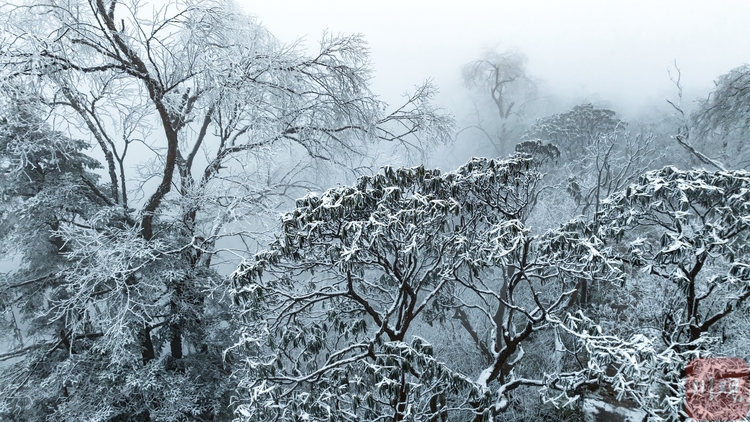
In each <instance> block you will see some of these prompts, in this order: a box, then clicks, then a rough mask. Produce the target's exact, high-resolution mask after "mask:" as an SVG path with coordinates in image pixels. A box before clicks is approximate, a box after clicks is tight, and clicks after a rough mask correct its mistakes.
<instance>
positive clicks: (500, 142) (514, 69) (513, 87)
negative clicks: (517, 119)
mask: <svg viewBox="0 0 750 422" xmlns="http://www.w3.org/2000/svg"><path fill="white" fill-rule="evenodd" d="M527 60H528V59H527V58H526V56H524V55H523V54H521V53H519V52H516V51H507V52H504V53H498V52H497V51H494V50H492V51H488V52H487V53H485V54H484V56H483V57H482V58H481V59H479V60H476V61H473V62H470V63H468V64H467V65H465V66H464V68H463V71H462V75H463V79H464V83H465V85H466V86H467V87H468V88H471V89H476V90H477V91H478V92H479V93H480V95H481V96H482V97H484V96H485V95H487V94H489V96H488V97H489V98H490V99H491V100H492V105H493V107H494V111H493V113H489V114H488V116H491V117H490V122H489V123H487V124H486V123H485V122H484V121H483V118H482V116H483V115H484V113H483V112H482V110H479V109H477V110H476V117H477V119H478V122H477V124H476V125H472V126H468V127H466V128H464V129H463V130H467V129H474V130H479V131H480V132H482V133H483V135H484V136H485V137H486V138H487V139H488V140H489V141H490V143H491V144H492V145H493V147H494V149H495V154H497V155H498V156H504V155H505V154H507V153H508V152H509V145H508V142H510V141H511V139H510V138H511V137H512V134H513V129H514V127H513V123H512V120H513V117H514V116H518V115H520V114H521V113H522V112H523V108H524V106H525V105H526V103H527V102H528V101H529V100H531V98H532V97H533V95H534V94H535V91H536V84H535V82H534V81H533V80H532V79H531V77H530V76H529V75H528V74H527V71H526V62H527ZM493 121H494V122H496V123H497V125H493V124H492V122H493ZM495 126H497V127H495Z"/></svg>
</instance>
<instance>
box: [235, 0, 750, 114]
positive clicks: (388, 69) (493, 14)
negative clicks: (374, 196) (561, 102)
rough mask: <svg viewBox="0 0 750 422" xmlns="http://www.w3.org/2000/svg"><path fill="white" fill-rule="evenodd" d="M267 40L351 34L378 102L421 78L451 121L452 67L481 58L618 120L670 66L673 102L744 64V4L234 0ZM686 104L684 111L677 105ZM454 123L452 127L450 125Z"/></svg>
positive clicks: (456, 84)
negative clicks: (493, 53) (609, 111)
mask: <svg viewBox="0 0 750 422" xmlns="http://www.w3.org/2000/svg"><path fill="white" fill-rule="evenodd" d="M240 4H241V5H242V7H244V9H245V10H246V11H247V12H248V13H250V14H253V15H256V16H257V17H258V18H259V19H260V21H261V22H262V23H263V24H264V25H265V26H266V27H267V28H268V29H269V30H270V31H271V33H273V34H274V35H276V36H277V37H278V38H279V39H281V40H282V41H284V42H293V41H294V40H296V39H298V38H301V37H304V41H303V42H304V44H305V45H308V46H310V47H312V46H314V45H315V44H316V43H317V41H318V40H319V39H320V36H321V34H322V33H323V31H325V30H328V31H329V32H332V33H334V34H338V33H345V34H349V33H362V34H364V36H365V39H366V40H367V41H368V42H369V44H370V47H371V53H372V62H373V68H374V69H375V80H374V84H373V88H374V91H375V92H376V93H378V94H380V95H381V96H382V98H383V99H384V100H386V101H388V102H389V103H394V102H397V100H398V98H399V95H400V94H401V93H403V91H404V90H406V89H410V88H411V87H413V85H414V84H416V83H419V82H421V81H422V80H424V79H425V78H433V79H434V82H435V83H436V84H437V85H438V86H439V87H440V89H441V94H440V97H439V98H438V101H439V102H440V104H442V105H443V106H445V107H446V108H450V109H451V110H452V111H453V113H454V114H456V115H457V116H458V117H461V115H462V114H463V111H462V107H465V102H464V101H465V98H466V97H467V92H466V91H465V90H464V89H463V88H462V86H461V75H460V69H461V67H462V65H463V64H465V63H467V62H469V61H471V60H474V59H477V58H479V57H480V55H481V53H482V51H484V50H486V49H487V48H493V47H496V48H497V49H498V50H499V51H505V50H508V49H517V50H519V51H521V52H523V53H525V54H526V55H527V56H528V58H529V62H528V69H529V72H530V74H531V75H533V76H535V77H537V78H539V79H541V80H543V82H544V85H542V88H543V89H544V90H545V91H547V92H551V93H554V94H557V95H559V96H560V97H561V98H565V101H567V102H570V103H580V102H583V101H590V102H594V103H599V104H602V105H606V106H610V107H613V108H614V109H616V110H617V111H618V112H620V113H622V114H626V115H627V114H631V115H635V114H638V113H644V112H646V113H647V112H648V108H649V107H653V106H654V105H655V104H656V105H658V106H659V107H661V106H662V105H663V104H666V102H665V101H664V99H665V98H668V97H670V98H673V97H674V96H675V95H676V90H675V89H674V85H673V84H672V82H670V80H669V76H668V74H667V69H669V68H670V67H673V61H674V60H677V64H678V66H679V67H680V68H681V70H682V76H683V78H682V82H683V84H684V86H685V99H686V100H689V101H690V100H693V99H694V98H695V97H697V96H703V95H705V94H707V93H708V92H709V91H710V90H711V88H712V86H713V83H712V81H713V80H714V79H715V78H716V77H717V76H719V75H720V74H723V73H726V72H727V71H729V70H730V69H732V68H734V67H737V66H739V65H741V64H743V63H746V62H750V24H748V22H749V20H748V19H749V18H750V1H746V0H744V1H737V0H723V1H721V2H707V1H697V0H681V1H653V0H652V1H643V0H637V1H633V0H630V1H619V2H611V1H606V2H605V1H582V0H575V1H570V0H566V1H540V0H537V1H506V0H500V1H477V0H465V1H461V2H457V1H456V2H442V3H440V2H428V1H395V0H380V1H377V2H375V1H367V2H352V1H344V0H315V1H309V0H273V1H261V2H257V1H249V0H244V1H240ZM686 105H687V104H686ZM459 120H460V119H459Z"/></svg>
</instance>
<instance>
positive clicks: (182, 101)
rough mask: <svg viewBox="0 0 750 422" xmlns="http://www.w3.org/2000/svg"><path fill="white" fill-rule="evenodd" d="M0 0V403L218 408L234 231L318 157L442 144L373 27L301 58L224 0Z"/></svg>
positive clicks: (171, 416) (127, 410)
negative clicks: (371, 43)
mask: <svg viewBox="0 0 750 422" xmlns="http://www.w3.org/2000/svg"><path fill="white" fill-rule="evenodd" d="M1 10H2V16H3V28H4V31H3V33H2V38H1V39H0V72H2V73H1V74H2V78H1V79H0V83H1V84H2V87H1V90H2V92H3V97H2V110H0V112H1V114H2V120H0V124H2V127H0V136H1V137H2V138H1V139H0V145H1V150H0V153H2V156H1V157H0V163H2V171H3V175H2V177H3V181H2V183H3V186H2V189H3V192H2V195H3V197H2V211H3V221H2V225H3V226H2V227H3V231H2V232H1V233H0V240H1V241H2V247H3V251H4V253H5V255H4V257H6V258H10V259H14V260H15V261H16V262H18V263H19V265H18V268H17V269H16V270H14V271H12V272H10V273H8V274H4V275H3V277H2V279H1V280H0V297H2V305H1V306H2V312H3V317H4V321H7V322H8V324H10V330H9V331H7V336H6V337H3V342H5V341H6V340H5V339H8V340H7V341H10V342H11V343H9V344H12V349H11V350H10V351H7V352H5V351H3V352H2V353H3V354H2V355H0V359H2V360H4V361H7V363H6V364H4V366H3V367H2V368H1V369H2V370H1V372H0V379H1V380H2V385H0V417H2V418H8V419H12V418H15V419H18V420H39V419H43V418H45V417H49V418H52V419H56V420H92V421H94V420H97V421H98V420H118V418H119V419H128V418H135V419H138V418H141V419H144V420H186V419H195V420H207V419H211V418H219V419H221V418H226V417H227V416H226V415H228V414H231V412H232V410H231V407H230V396H231V393H232V390H233V388H232V387H231V386H230V384H229V382H230V381H229V375H230V374H231V371H232V368H231V366H228V365H227V364H226V363H225V362H223V360H222V351H223V350H224V349H226V348H227V347H229V346H230V345H231V344H232V343H233V342H232V339H231V336H230V333H231V331H232V330H231V328H230V320H231V319H232V316H231V315H230V314H229V313H228V310H229V308H228V305H229V304H228V301H227V299H226V297H227V296H226V295H225V294H224V293H225V291H226V289H227V288H228V283H227V282H226V278H225V277H223V276H222V275H221V273H220V272H219V266H220V265H222V264H224V265H225V268H226V264H227V263H226V262H224V261H225V260H227V259H229V262H228V264H229V265H231V266H232V267H234V266H236V262H232V261H231V259H232V258H233V254H237V253H238V252H235V251H234V250H233V249H231V248H230V247H229V246H230V243H228V242H227V239H232V240H233V241H234V242H235V243H238V242H243V241H244V242H246V244H248V245H249V246H247V248H250V249H252V248H253V245H252V242H255V241H257V239H258V237H257V236H256V235H254V234H253V233H252V232H251V230H261V229H262V225H261V224H259V220H261V217H259V216H262V215H263V214H264V213H266V212H267V211H268V210H269V209H271V208H272V207H275V206H277V205H278V203H279V202H280V201H282V200H283V199H284V198H286V197H288V196H290V195H292V194H293V192H294V191H295V189H299V188H309V187H310V186H311V185H312V183H311V182H309V180H311V178H310V177H309V174H308V173H305V171H306V168H307V167H309V166H310V165H313V164H321V163H331V164H332V165H341V164H350V165H352V166H353V167H354V166H369V165H370V163H371V162H372V154H371V152H372V151H376V150H377V147H376V144H377V143H378V142H379V141H386V142H387V141H390V145H392V146H395V145H400V146H403V147H405V148H408V149H410V150H411V151H419V150H421V149H423V147H427V146H428V145H430V144H431V143H434V142H439V141H441V140H446V139H447V137H448V133H449V132H448V131H447V130H446V129H447V128H448V127H449V126H450V119H448V118H446V117H445V116H444V115H442V114H440V113H438V112H437V111H436V110H435V109H434V108H433V107H432V106H431V105H430V103H429V98H430V96H431V95H432V93H433V92H434V89H433V88H432V87H431V86H429V85H425V86H422V87H419V88H418V89H417V90H416V92H415V93H414V94H413V95H411V96H409V97H407V98H406V101H405V103H404V104H403V105H402V106H400V107H398V108H397V109H396V110H395V111H394V112H392V113H390V114H388V113H387V112H386V111H385V110H386V105H385V104H383V103H382V102H380V101H378V100H377V99H376V97H375V95H374V94H372V93H371V92H370V90H369V85H368V84H369V81H370V76H371V73H370V68H369V63H368V53H367V47H366V45H365V43H364V41H363V40H362V38H361V37H359V36H347V37H333V36H328V35H326V36H324V37H323V39H322V41H321V45H320V50H319V51H318V52H317V53H316V54H314V55H312V56H308V55H306V54H305V53H303V52H302V51H301V50H300V49H299V48H298V47H297V46H295V45H291V46H289V45H283V44H282V43H280V42H278V41H277V40H276V39H275V38H274V37H273V36H272V35H271V34H269V33H268V32H267V31H266V30H265V29H264V28H263V27H262V26H261V25H259V24H258V23H257V21H256V20H255V19H252V18H249V17H247V16H246V15H244V14H243V13H241V12H240V11H239V10H238V9H237V8H236V7H235V6H233V5H232V4H231V3H229V2H225V1H222V0H217V1H208V2H191V1H187V2H182V1H177V2H168V3H166V4H164V5H163V6H159V7H152V6H150V5H146V4H143V3H138V2H125V3H123V2H118V1H115V0H112V1H105V0H80V1H79V0H62V1H55V0H51V1H32V2H29V3H28V4H25V5H23V6H13V5H7V4H6V5H4V6H2V9H1ZM79 139H80V140H79ZM92 157H94V158H92ZM368 157H369V158H368ZM99 169H103V170H102V171H99ZM99 176H101V178H99ZM239 253H240V254H242V253H247V250H246V248H245V247H243V248H242V249H241V250H240V251H239ZM4 325H7V324H4ZM40 386H41V387H42V391H41V392H40V389H39V387H40Z"/></svg>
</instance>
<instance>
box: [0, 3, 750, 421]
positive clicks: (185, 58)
mask: <svg viewBox="0 0 750 422" xmlns="http://www.w3.org/2000/svg"><path fill="white" fill-rule="evenodd" d="M0 10H1V11H2V13H0V15H2V16H3V17H2V18H1V19H2V22H3V32H2V37H1V38H0V72H1V73H0V195H1V196H0V260H2V263H3V266H2V268H4V271H2V272H0V420H2V421H6V420H7V421H45V420H50V421H92V422H93V421H97V422H98V421H109V422H123V421H230V420H236V421H423V422H438V421H440V422H443V421H477V422H478V421H520V420H539V421H542V420H550V421H551V420H566V421H578V420H583V419H584V418H585V417H588V418H591V417H594V416H595V415H596V414H601V413H602V412H604V410H603V409H607V411H608V412H610V413H612V414H619V415H621V417H622V418H631V420H634V419H632V418H634V417H637V418H639V419H638V420H649V421H672V420H688V418H689V415H690V416H694V415H693V414H690V413H689V409H687V408H686V405H685V402H684V398H685V395H686V385H685V382H684V378H685V375H686V368H687V365H688V362H690V361H691V360H692V359H695V358H698V357H712V356H714V357H737V358H742V359H744V360H745V361H748V360H750V348H748V347H747V344H749V343H748V342H750V330H748V328H749V327H750V307H749V304H750V300H748V298H750V173H748V172H747V171H746V169H747V168H748V167H750V150H748V148H750V143H748V142H747V141H746V139H747V137H748V134H749V133H750V66H748V65H746V66H743V67H739V68H736V69H731V70H729V69H728V70H727V73H726V74H724V75H718V76H717V79H716V86H715V89H714V91H713V92H711V94H710V95H709V96H708V97H706V98H704V99H700V100H698V102H697V105H696V106H695V107H693V109H692V110H688V109H686V108H685V104H687V102H688V100H687V99H683V95H682V84H681V80H680V74H679V70H676V72H674V73H673V74H672V78H673V82H674V97H673V98H669V99H666V100H667V101H665V104H664V108H663V110H662V111H663V112H662V113H661V114H659V113H652V114H651V115H650V117H649V118H648V119H639V120H631V121H628V120H626V119H625V118H623V117H622V116H620V115H619V114H618V112H617V111H616V110H613V109H611V108H608V107H603V106H601V105H597V104H591V103H582V104H567V105H564V106H560V103H559V102H558V103H557V104H556V105H551V104H550V103H548V102H545V101H546V100H545V95H543V93H542V92H541V91H542V88H540V85H539V83H538V81H537V80H536V79H535V78H534V77H533V75H530V74H529V72H528V70H527V67H526V64H527V58H526V57H525V56H524V55H523V54H522V53H520V52H518V51H506V52H501V51H496V50H490V51H488V52H487V53H486V54H485V55H483V56H482V57H479V58H478V59H477V60H476V61H473V62H471V63H467V64H465V66H464V67H463V72H462V74H461V75H460V77H462V78H463V82H464V83H465V88H466V94H467V95H468V96H470V97H471V98H472V101H473V103H474V104H475V106H476V107H475V108H474V110H473V111H472V112H470V113H469V115H468V116H467V117H465V118H464V117H462V118H461V119H456V118H454V117H453V116H452V115H451V114H450V113H449V112H448V111H446V110H444V109H442V108H441V107H439V106H437V105H436V103H435V101H434V97H435V93H436V92H437V87H435V86H434V85H433V84H432V83H430V82H426V83H424V84H422V85H417V86H416V87H414V89H413V90H412V91H411V92H410V93H408V95H406V96H404V98H403V102H402V103H399V104H386V103H384V102H383V101H382V100H380V99H379V97H378V96H377V95H376V93H373V92H372V91H371V88H370V87H371V81H372V77H373V72H374V70H373V69H372V67H371V64H370V62H369V52H368V47H367V44H366V42H365V40H364V39H363V37H362V36H358V35H354V36H332V35H325V36H324V37H323V39H322V40H321V42H320V45H319V49H318V50H317V51H315V52H312V53H311V52H308V51H305V50H303V49H302V48H300V46H299V45H297V44H291V45H289V44H285V43H282V42H280V41H279V40H277V39H276V38H275V37H274V36H273V35H272V34H270V33H269V32H268V31H267V30H266V29H265V28H264V27H263V26H262V25H261V24H259V23H258V21H257V20H256V19H255V18H252V17H249V16H247V15H245V14H244V13H243V12H242V11H241V10H240V9H239V8H238V7H237V6H236V5H234V4H232V3H231V2H229V1H227V0H210V1H201V2H190V1H188V2H182V1H178V2H170V3H167V4H165V5H164V6H162V7H154V6H152V5H147V4H145V3H143V4H141V3H139V2H124V3H121V2H118V1H117V0H60V1H58V0H34V1H30V2H28V3H27V4H25V5H24V6H11V5H4V6H2V7H0ZM457 77H459V75H457ZM555 108H556V109H555ZM456 150H462V151H469V152H470V153H471V155H474V156H475V157H474V158H471V159H469V160H468V161H466V162H464V163H460V164H455V165H453V164H450V159H449V158H447V157H449V156H451V154H452V152H451V151H456ZM484 157H491V158H484ZM426 163H438V164H433V165H428V164H426ZM633 415H636V416H633Z"/></svg>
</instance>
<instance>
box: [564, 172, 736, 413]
mask: <svg viewBox="0 0 750 422" xmlns="http://www.w3.org/2000/svg"><path fill="white" fill-rule="evenodd" d="M598 223H599V224H600V226H599V227H598V233H599V234H598V237H599V238H600V239H602V241H603V242H604V244H606V245H607V246H606V247H605V248H602V249H601V253H604V254H606V255H608V256H610V257H611V258H612V259H615V260H618V261H621V262H623V263H625V264H626V267H627V268H629V271H628V275H627V277H626V278H625V279H623V280H624V281H625V285H624V287H623V288H624V289H625V292H627V295H629V296H631V297H630V298H629V299H630V300H627V299H628V298H627V297H625V300H627V301H626V302H625V303H624V305H625V306H623V307H622V308H621V309H618V311H619V313H620V315H621V317H622V319H620V322H618V321H617V320H614V321H612V320H610V321H602V320H599V321H592V320H591V319H587V318H585V317H581V318H580V319H579V320H578V322H579V323H580V324H583V325H588V326H589V327H591V328H592V329H593V328H596V326H597V325H599V328H598V330H602V327H604V330H603V334H599V333H597V332H596V331H595V335H588V336H579V337H578V338H579V340H581V342H582V343H583V344H585V349H586V352H587V355H588V356H587V359H589V363H588V367H589V369H591V370H592V371H593V373H596V372H598V373H599V374H600V377H601V381H602V384H603V385H606V384H609V385H611V386H612V387H613V388H614V390H615V391H616V392H617V393H619V394H620V395H621V396H624V397H629V398H631V399H634V400H636V402H637V403H638V404H639V405H640V406H641V407H642V408H643V409H644V410H646V411H647V412H648V413H649V414H651V416H652V417H653V418H654V420H684V418H686V415H685V413H684V411H683V409H682V400H683V398H684V394H685V393H684V381H683V380H684V375H685V368H686V366H687V363H688V362H689V360H690V359H692V358H694V357H696V356H707V355H711V354H713V353H720V352H721V351H722V349H725V348H726V350H729V351H730V352H733V353H737V352H740V353H746V349H744V350H745V352H743V351H742V350H743V347H742V346H739V347H736V346H735V347H733V346H732V344H733V343H739V344H743V345H744V344H746V342H747V335H746V330H744V329H739V330H737V329H735V330H732V327H737V325H736V324H734V323H733V322H734V321H737V319H738V318H740V319H741V318H742V314H744V313H745V312H746V311H747V309H748V308H747V303H748V298H750V254H749V253H750V249H749V248H748V245H750V175H749V174H748V173H747V172H744V171H728V172H708V171H705V170H692V171H681V170H677V169H676V168H674V167H665V168H663V169H661V170H657V171H652V172H648V173H646V174H644V175H642V176H641V177H639V179H638V180H637V181H636V182H635V183H633V184H631V185H629V186H628V187H627V188H626V189H623V190H622V191H620V192H618V193H616V194H614V195H612V196H610V197H609V198H608V199H607V200H606V201H604V203H603V207H602V210H601V213H600V215H599V219H598ZM622 296H624V295H622ZM622 296H621V297H622ZM612 302H614V303H611V305H612V306H614V305H615V304H618V305H619V303H617V302H618V298H616V297H612ZM623 321H626V322H623ZM727 328H729V329H727ZM576 336H577V335H576ZM725 343H726V344H725ZM744 357H746V358H747V356H744Z"/></svg>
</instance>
